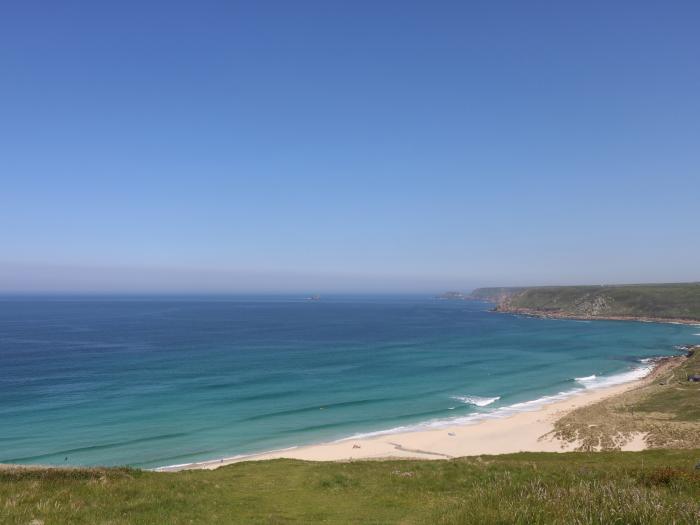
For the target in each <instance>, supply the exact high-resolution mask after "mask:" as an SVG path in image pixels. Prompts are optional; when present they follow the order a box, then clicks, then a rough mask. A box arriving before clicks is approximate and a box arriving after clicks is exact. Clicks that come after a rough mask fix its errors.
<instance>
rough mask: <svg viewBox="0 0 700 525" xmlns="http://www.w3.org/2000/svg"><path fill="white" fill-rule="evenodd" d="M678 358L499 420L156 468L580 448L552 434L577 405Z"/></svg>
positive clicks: (630, 446) (639, 441)
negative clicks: (618, 382)
mask: <svg viewBox="0 0 700 525" xmlns="http://www.w3.org/2000/svg"><path fill="white" fill-rule="evenodd" d="M679 359H682V358H669V359H663V360H661V361H659V362H658V363H657V365H656V367H655V368H654V369H653V370H652V371H651V372H650V373H649V374H648V375H647V376H645V377H644V378H642V379H638V380H635V381H630V382H628V383H624V384H621V385H615V386H611V387H607V388H600V389H595V390H587V391H583V392H579V393H575V394H572V395H571V396H570V397H567V398H565V399H563V400H559V401H555V402H551V403H548V404H544V405H542V406H540V407H539V408H537V409H536V410H533V411H530V412H520V413H517V414H514V415H512V416H509V417H505V418H501V419H487V420H482V421H479V422H475V423H471V424H464V425H455V426H451V427H443V428H439V429H431V430H417V431H411V432H399V433H395V434H384V435H379V436H372V437H366V438H359V439H344V440H341V441H334V442H330V443H321V444H316V445H309V446H301V447H296V448H290V449H285V450H279V451H272V452H266V453H262V454H255V455H247V456H237V457H232V458H224V459H217V460H213V461H203V462H197V463H190V464H186V465H176V466H171V467H163V468H160V469H158V470H160V471H176V470H183V469H214V468H217V467H221V466H224V465H229V464H231V463H237V462H241V461H253V460H266V459H275V458H292V459H303V460H309V461H351V460H358V459H380V458H412V459H450V458H455V457H460V456H474V455H481V454H508V453H514V452H567V451H572V450H574V449H575V448H576V443H566V442H563V441H561V440H558V439H555V438H552V437H550V436H548V434H549V433H550V432H551V431H552V430H553V428H554V423H555V422H556V421H557V420H558V419H559V418H561V417H562V416H564V415H565V414H567V413H569V412H570V411H572V410H575V409H577V408H579V407H582V406H585V405H589V404H592V403H596V402H598V401H601V400H603V399H607V398H610V397H612V396H615V395H618V394H620V393H622V392H626V391H628V390H631V389H634V388H637V387H639V386H642V385H645V384H647V383H648V382H650V381H653V379H654V378H655V377H656V376H658V375H659V374H660V373H663V372H664V371H666V370H668V369H670V368H672V367H674V366H676V364H677V363H679V362H680V361H679ZM644 448H645V443H644V435H642V434H639V435H637V436H634V437H633V439H631V440H630V441H629V443H627V444H626V445H625V446H624V447H623V448H622V449H623V450H629V451H635V450H643V449H644Z"/></svg>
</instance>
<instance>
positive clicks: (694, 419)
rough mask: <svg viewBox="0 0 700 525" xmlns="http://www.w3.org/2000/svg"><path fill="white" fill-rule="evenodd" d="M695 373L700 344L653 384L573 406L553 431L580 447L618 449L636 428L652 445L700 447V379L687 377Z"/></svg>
mask: <svg viewBox="0 0 700 525" xmlns="http://www.w3.org/2000/svg"><path fill="white" fill-rule="evenodd" d="M677 359H682V358H677ZM694 374H700V346H698V347H695V349H694V352H693V353H692V355H691V356H690V357H689V358H688V359H686V360H684V361H683V363H682V364H681V365H680V366H678V367H676V368H673V369H672V370H668V371H666V372H664V373H661V374H659V375H658V376H657V377H655V378H654V381H653V382H652V383H650V384H648V385H644V386H641V387H638V388H635V389H634V390H630V391H629V392H625V393H624V394H621V395H619V396H615V397H612V398H609V399H605V400H603V401H601V402H599V403H596V404H593V405H588V406H584V407H581V408H579V409H577V410H574V411H573V412H571V413H570V414H568V415H566V416H564V417H563V418H561V419H560V420H559V421H557V422H556V424H555V432H556V434H557V436H558V437H560V438H562V439H564V440H567V441H571V442H573V441H577V442H578V443H579V444H580V449H581V450H594V449H600V448H603V449H615V448H619V447H620V445H622V444H624V443H625V442H626V441H627V440H628V439H629V438H630V437H631V436H632V435H633V434H635V433H642V434H644V435H645V436H646V438H645V441H646V444H647V446H650V447H673V448H700V383H692V382H690V381H688V376H689V375H694ZM699 459H700V458H699Z"/></svg>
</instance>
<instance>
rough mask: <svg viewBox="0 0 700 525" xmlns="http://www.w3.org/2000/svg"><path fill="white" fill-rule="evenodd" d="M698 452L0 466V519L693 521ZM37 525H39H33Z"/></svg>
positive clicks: (698, 492)
mask: <svg viewBox="0 0 700 525" xmlns="http://www.w3.org/2000/svg"><path fill="white" fill-rule="evenodd" d="M698 461H700V450H694V451H688V450H684V451H680V450H676V451H670V450H653V451H645V452H640V453H623V452H610V453H606V452H603V453H580V452H579V453H567V454H544V453H542V454H534V453H522V454H513V455H506V456H482V457H475V458H463V459H457V460H450V461H399V460H395V461H363V462H352V463H313V462H303V461H294V460H274V461H266V462H248V463H239V464H234V465H230V466H227V467H223V468H220V469H218V470H214V471H183V472H176V473H156V472H144V471H139V470H130V469H79V470H60V469H39V470H26V469H16V470H13V469H10V470H4V471H0V522H2V523H22V524H27V523H30V522H31V521H32V520H40V521H43V522H44V523H45V524H46V525H49V524H53V523H77V524H80V523H85V524H99V523H109V524H122V523H129V524H132V523H134V524H139V523H158V524H170V523H173V524H179V523H207V524H212V523H339V524H341V523H342V524H346V523H376V524H380V523H381V524H384V523H402V524H413V523H416V524H441V523H442V524H448V523H463V524H472V523H473V524H477V523H478V524H484V523H504V524H505V523H523V524H525V523H527V524H537V523H561V524H564V523H566V524H570V523H578V524H588V523H605V524H613V523H620V524H622V523H625V524H642V523H644V524H647V523H658V524H670V523H697V522H698V520H700V471H698V470H695V469H694V466H695V464H696V463H697V462H698ZM35 523H37V522H35Z"/></svg>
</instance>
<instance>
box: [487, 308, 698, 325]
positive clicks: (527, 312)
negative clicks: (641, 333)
mask: <svg viewBox="0 0 700 525" xmlns="http://www.w3.org/2000/svg"><path fill="white" fill-rule="evenodd" d="M491 311H492V312H494V313H498V314H513V315H524V316H527V317H537V318H539V319H565V320H571V321H635V322H638V323H663V324H683V325H690V326H700V319H683V318H678V319H676V318H666V317H647V316H635V315H609V316H597V315H577V314H569V313H565V312H545V311H542V310H535V309H533V308H508V307H504V306H496V307H495V308H494V309H493V310H491Z"/></svg>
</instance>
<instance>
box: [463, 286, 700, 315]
mask: <svg viewBox="0 0 700 525" xmlns="http://www.w3.org/2000/svg"><path fill="white" fill-rule="evenodd" d="M465 298H468V299H472V300H482V301H490V302H494V303H497V306H496V307H495V309H494V311H496V312H507V313H516V314H522V315H532V316H537V317H549V318H561V319H612V320H636V321H650V322H653V321H657V322H676V323H690V324H695V323H699V322H700V282H693V283H673V284H634V285H599V286H536V287H502V288H477V289H476V290H474V291H473V292H472V293H471V294H468V295H466V296H465Z"/></svg>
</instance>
